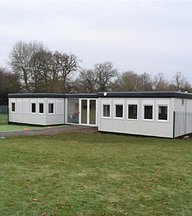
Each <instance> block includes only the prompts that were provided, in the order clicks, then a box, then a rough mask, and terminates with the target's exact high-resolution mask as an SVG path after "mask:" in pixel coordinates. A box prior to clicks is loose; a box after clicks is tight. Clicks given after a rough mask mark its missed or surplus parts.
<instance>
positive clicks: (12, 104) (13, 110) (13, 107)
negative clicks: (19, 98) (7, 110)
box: [11, 103, 15, 112]
mask: <svg viewBox="0 0 192 216" xmlns="http://www.w3.org/2000/svg"><path fill="white" fill-rule="evenodd" d="M11 111H12V112H15V103H11Z"/></svg>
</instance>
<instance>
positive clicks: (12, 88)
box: [0, 67, 20, 105]
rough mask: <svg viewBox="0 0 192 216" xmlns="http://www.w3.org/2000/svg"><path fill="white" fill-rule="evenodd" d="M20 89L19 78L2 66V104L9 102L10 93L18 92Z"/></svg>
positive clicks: (0, 97) (0, 85)
mask: <svg viewBox="0 0 192 216" xmlns="http://www.w3.org/2000/svg"><path fill="white" fill-rule="evenodd" d="M19 91H20V82H19V78H18V77H17V76H16V75H15V74H12V73H11V72H10V71H8V70H7V69H6V68H2V67H0V104H1V105H2V104H3V105H6V104H7V102H8V101H7V98H8V93H17V92H19Z"/></svg>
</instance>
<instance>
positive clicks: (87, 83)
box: [76, 69, 97, 92]
mask: <svg viewBox="0 0 192 216" xmlns="http://www.w3.org/2000/svg"><path fill="white" fill-rule="evenodd" d="M76 91H78V92H96V91H97V86H96V74H95V73H94V71H93V70H91V69H89V70H87V69H83V70H81V71H80V74H79V77H78V78H77V79H76Z"/></svg>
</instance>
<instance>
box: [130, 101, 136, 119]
mask: <svg viewBox="0 0 192 216" xmlns="http://www.w3.org/2000/svg"><path fill="white" fill-rule="evenodd" d="M128 119H137V104H129V105H128Z"/></svg>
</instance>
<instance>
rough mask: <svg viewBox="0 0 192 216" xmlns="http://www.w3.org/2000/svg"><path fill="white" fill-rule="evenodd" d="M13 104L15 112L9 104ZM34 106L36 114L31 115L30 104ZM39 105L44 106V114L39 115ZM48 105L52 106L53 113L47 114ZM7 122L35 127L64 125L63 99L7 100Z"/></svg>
mask: <svg viewBox="0 0 192 216" xmlns="http://www.w3.org/2000/svg"><path fill="white" fill-rule="evenodd" d="M12 103H15V112H12V110H11V104H12ZM32 103H35V104H36V112H35V113H32V110H31V106H32V105H31V104H32ZM39 103H43V104H44V112H43V113H39ZM48 103H53V104H54V113H53V114H52V113H51V114H49V113H48ZM9 122H13V123H21V124H35V125H55V124H64V99H63V98H9Z"/></svg>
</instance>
